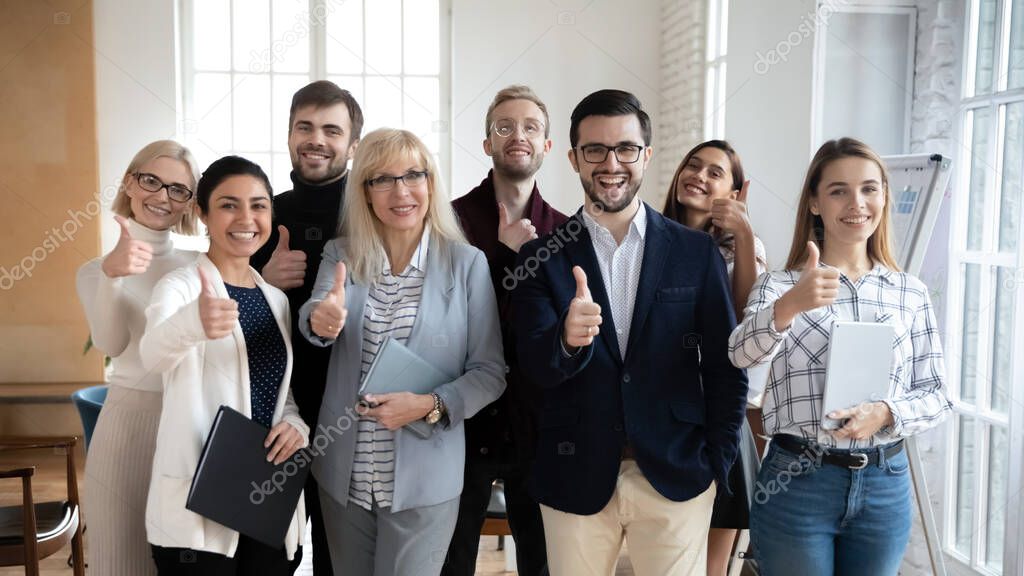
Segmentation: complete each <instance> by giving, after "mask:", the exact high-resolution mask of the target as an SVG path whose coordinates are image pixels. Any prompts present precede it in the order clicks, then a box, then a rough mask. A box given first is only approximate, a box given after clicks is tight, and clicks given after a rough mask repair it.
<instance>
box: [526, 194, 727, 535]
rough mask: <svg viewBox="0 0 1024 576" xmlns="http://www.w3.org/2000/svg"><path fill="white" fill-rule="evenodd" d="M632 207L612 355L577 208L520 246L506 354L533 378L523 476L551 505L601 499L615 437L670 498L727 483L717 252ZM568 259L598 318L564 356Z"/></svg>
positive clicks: (582, 510)
mask: <svg viewBox="0 0 1024 576" xmlns="http://www.w3.org/2000/svg"><path fill="white" fill-rule="evenodd" d="M642 208H643V209H645V210H647V231H646V236H645V241H644V255H643V264H642V266H641V270H640V282H639V286H638V287H637V295H636V304H635V307H634V310H633V320H632V323H631V324H630V332H629V342H628V344H627V347H626V357H625V358H622V357H621V355H620V353H619V346H618V341H617V340H616V337H615V326H614V322H613V320H612V316H611V307H610V305H609V300H608V296H607V293H606V291H605V287H604V283H603V282H602V281H601V271H600V268H598V264H597V256H596V254H595V252H594V247H593V243H592V242H591V238H590V234H589V233H588V231H587V229H586V227H585V226H584V224H583V220H582V215H581V213H580V212H577V213H576V214H575V215H574V216H573V217H572V218H570V219H569V220H568V221H567V222H566V223H565V224H563V225H561V226H559V227H558V228H556V229H555V230H554V231H553V232H552V233H551V234H549V235H548V236H545V237H543V238H539V239H537V240H534V241H532V242H529V243H528V244H526V245H524V246H523V248H522V249H521V250H520V251H519V257H518V259H517V268H516V270H515V272H516V275H515V278H516V281H517V285H516V287H515V290H514V291H513V293H512V306H513V325H514V327H515V333H516V342H517V345H518V354H519V363H520V366H521V367H522V369H523V372H524V373H525V375H526V377H527V378H529V379H530V380H532V383H533V384H534V385H535V386H536V387H538V388H540V389H542V393H541V398H540V414H539V416H538V424H539V430H538V441H537V453H536V462H535V464H534V466H533V469H532V473H531V478H530V489H531V490H532V492H533V494H534V496H535V497H536V498H537V500H538V501H539V502H540V503H542V504H544V505H546V506H550V507H552V508H555V509H557V510H562V511H564V512H571V513H573V514H583V515H586V514H594V513H596V512H598V511H600V510H601V509H603V508H604V507H605V505H606V504H607V503H608V502H609V500H610V499H611V497H612V494H613V492H614V490H615V484H616V480H617V478H618V471H619V463H620V462H621V453H622V448H623V446H624V444H625V443H626V442H627V441H628V443H629V444H630V446H631V447H632V449H633V451H634V454H635V457H636V461H637V464H638V465H639V467H640V470H641V471H642V472H643V474H644V477H645V478H646V479H647V480H648V482H650V483H651V485H652V486H654V488H655V489H656V490H657V491H658V492H659V493H661V494H662V495H663V496H665V497H666V498H668V499H670V500H673V501H676V502H681V501H684V500H688V499H690V498H693V497H694V496H697V495H699V494H700V493H702V492H703V491H704V490H706V489H707V488H708V486H710V484H711V480H717V481H718V489H719V490H727V489H728V482H727V478H728V472H729V467H730V466H731V465H732V462H733V460H734V459H735V457H736V452H737V446H738V443H739V430H740V424H741V422H742V420H743V418H744V410H745V406H746V402H747V378H746V375H745V373H744V372H743V371H742V370H740V369H738V368H736V367H734V366H733V365H732V363H731V362H730V361H729V358H728V354H727V352H728V347H729V346H728V340H729V333H730V332H731V331H732V329H733V327H734V326H735V325H736V316H735V313H734V311H733V305H732V297H731V291H730V290H729V280H728V276H727V274H726V268H725V263H724V261H723V259H722V257H721V254H720V253H719V251H718V247H717V246H716V245H715V242H714V240H713V239H712V238H711V236H709V235H707V234H705V233H703V232H699V231H694V230H690V229H687V228H685V227H684V226H681V225H680V224H678V223H676V222H674V221H672V220H670V219H668V218H665V217H664V216H662V215H661V214H659V213H658V212H657V211H655V210H654V209H652V208H651V207H650V206H648V205H647V204H646V203H643V204H642ZM573 266H580V267H581V268H583V270H584V272H586V273H587V279H588V284H589V287H590V292H591V294H592V295H593V298H594V301H595V302H597V303H598V304H600V305H601V317H602V322H603V323H602V324H601V333H600V335H599V336H598V337H597V338H595V339H594V342H593V344H591V345H590V346H587V347H586V348H584V349H582V350H580V351H579V353H578V354H576V355H575V356H573V357H571V358H567V357H566V356H565V354H564V353H563V351H562V348H561V338H562V330H563V326H564V321H565V316H566V314H567V313H568V311H569V303H570V301H571V300H572V298H573V297H574V296H575V292H576V282H575V280H574V278H573V275H572V267H573Z"/></svg>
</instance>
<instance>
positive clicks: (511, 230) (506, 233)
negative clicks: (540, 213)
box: [498, 202, 537, 252]
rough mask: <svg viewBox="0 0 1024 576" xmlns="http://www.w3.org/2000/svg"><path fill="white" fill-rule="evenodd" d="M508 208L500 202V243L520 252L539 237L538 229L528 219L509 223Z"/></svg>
mask: <svg viewBox="0 0 1024 576" xmlns="http://www.w3.org/2000/svg"><path fill="white" fill-rule="evenodd" d="M508 220H509V217H508V208H505V205H504V204H502V203H501V202H498V241H499V242H501V243H502V244H504V245H505V246H508V247H509V248H511V249H512V251H513V252H519V249H520V248H522V247H523V244H526V243H527V242H529V241H530V240H533V239H534V238H536V237H537V228H536V227H534V225H533V224H531V223H530V220H529V219H527V218H522V219H520V220H516V221H515V222H509V221H508Z"/></svg>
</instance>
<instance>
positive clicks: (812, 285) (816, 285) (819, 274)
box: [775, 242, 839, 330]
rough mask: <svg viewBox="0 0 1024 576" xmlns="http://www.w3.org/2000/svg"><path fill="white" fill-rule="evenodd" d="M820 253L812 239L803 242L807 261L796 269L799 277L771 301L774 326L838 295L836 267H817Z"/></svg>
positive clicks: (780, 327) (785, 324) (786, 324)
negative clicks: (805, 245) (773, 307)
mask: <svg viewBox="0 0 1024 576" xmlns="http://www.w3.org/2000/svg"><path fill="white" fill-rule="evenodd" d="M820 260H821V253H820V252H819V251H818V245H817V244H815V243H814V242H808V243H807V261H806V262H804V269H803V271H802V272H801V273H800V280H799V281H798V282H797V283H796V285H795V286H793V287H792V288H790V290H789V291H788V292H786V293H785V294H783V295H782V297H781V298H779V299H778V300H777V301H776V302H775V327H776V329H778V330H785V329H786V328H788V327H789V325H790V324H792V322H793V318H795V317H796V315H797V314H799V313H801V312H807V311H810V310H814V309H815V308H820V307H822V306H828V305H829V304H831V303H833V302H835V300H836V296H838V295H839V270H836V269H835V268H832V267H825V268H819V267H818V263H819V262H820Z"/></svg>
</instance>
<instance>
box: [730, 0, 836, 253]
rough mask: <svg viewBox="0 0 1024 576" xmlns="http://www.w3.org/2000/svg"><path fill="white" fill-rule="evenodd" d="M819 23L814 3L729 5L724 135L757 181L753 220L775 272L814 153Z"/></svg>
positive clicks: (749, 0) (742, 0)
mask: <svg viewBox="0 0 1024 576" xmlns="http://www.w3.org/2000/svg"><path fill="white" fill-rule="evenodd" d="M814 18H815V2H814V0H792V1H787V2H764V1H762V0H732V2H730V6H729V49H728V55H729V56H728V63H729V69H728V73H727V77H726V83H727V88H726V92H727V93H728V94H729V96H728V98H729V99H728V101H727V102H726V118H725V135H726V138H727V139H728V140H729V141H730V142H731V143H732V144H733V146H734V147H735V148H736V151H737V152H738V153H739V154H740V157H741V158H742V159H743V169H744V170H745V171H746V174H747V178H749V179H750V180H751V184H750V198H749V203H750V214H751V220H752V224H753V227H754V230H756V231H757V234H758V236H760V237H761V239H762V240H763V241H764V243H765V247H766V249H767V250H768V262H769V264H770V265H771V267H781V266H782V265H783V264H784V263H785V258H786V255H787V254H788V252H789V244H790V240H791V238H792V232H793V222H794V219H795V213H796V204H797V201H798V200H799V198H800V185H801V183H802V181H803V176H804V170H806V168H807V164H808V162H809V161H810V158H811V155H812V154H813V153H814V150H815V149H816V146H815V145H814V144H813V143H812V142H811V119H812V115H811V95H812V87H813V78H814V74H813V55H814V34H813V22H814ZM773 55H776V56H777V58H776V56H773ZM776 60H777V61H776ZM772 62H774V63H772Z"/></svg>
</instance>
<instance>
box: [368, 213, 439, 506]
mask: <svg viewBox="0 0 1024 576" xmlns="http://www.w3.org/2000/svg"><path fill="white" fill-rule="evenodd" d="M429 240H430V226H429V225H427V226H425V227H424V230H423V237H422V238H421V239H420V244H419V246H418V247H417V248H416V252H415V253H413V256H412V260H411V261H410V262H409V266H407V267H406V269H405V271H404V272H402V273H401V274H392V271H391V265H390V263H389V262H387V261H385V262H384V271H383V272H382V273H381V275H380V276H378V277H377V280H376V281H375V282H374V283H373V284H372V285H371V286H370V289H369V293H368V294H367V298H366V306H365V307H364V308H363V357H362V372H361V375H360V379H363V378H366V371H367V370H369V368H370V365H371V364H373V360H374V358H376V357H377V351H378V350H379V349H380V345H381V344H382V343H383V342H384V338H386V337H388V336H390V337H391V338H393V339H395V340H398V341H399V342H402V343H403V344H404V343H405V342H406V340H407V339H408V338H409V334H410V333H412V327H413V324H414V323H415V322H416V314H417V313H418V312H419V308H420V299H421V297H422V296H423V281H424V279H425V278H426V269H425V268H426V263H427V247H428V245H429ZM394 490H395V433H394V432H392V431H390V430H388V429H387V428H385V427H384V426H381V425H379V424H378V423H377V421H376V420H374V419H373V418H370V417H366V416H364V417H361V418H360V419H359V426H358V432H357V435H356V452H355V462H354V464H353V466H352V482H351V483H350V484H349V489H348V498H349V502H352V503H355V504H357V505H358V506H361V507H362V508H365V509H366V510H373V506H374V505H377V507H379V508H390V507H391V498H392V495H393V494H394Z"/></svg>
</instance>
